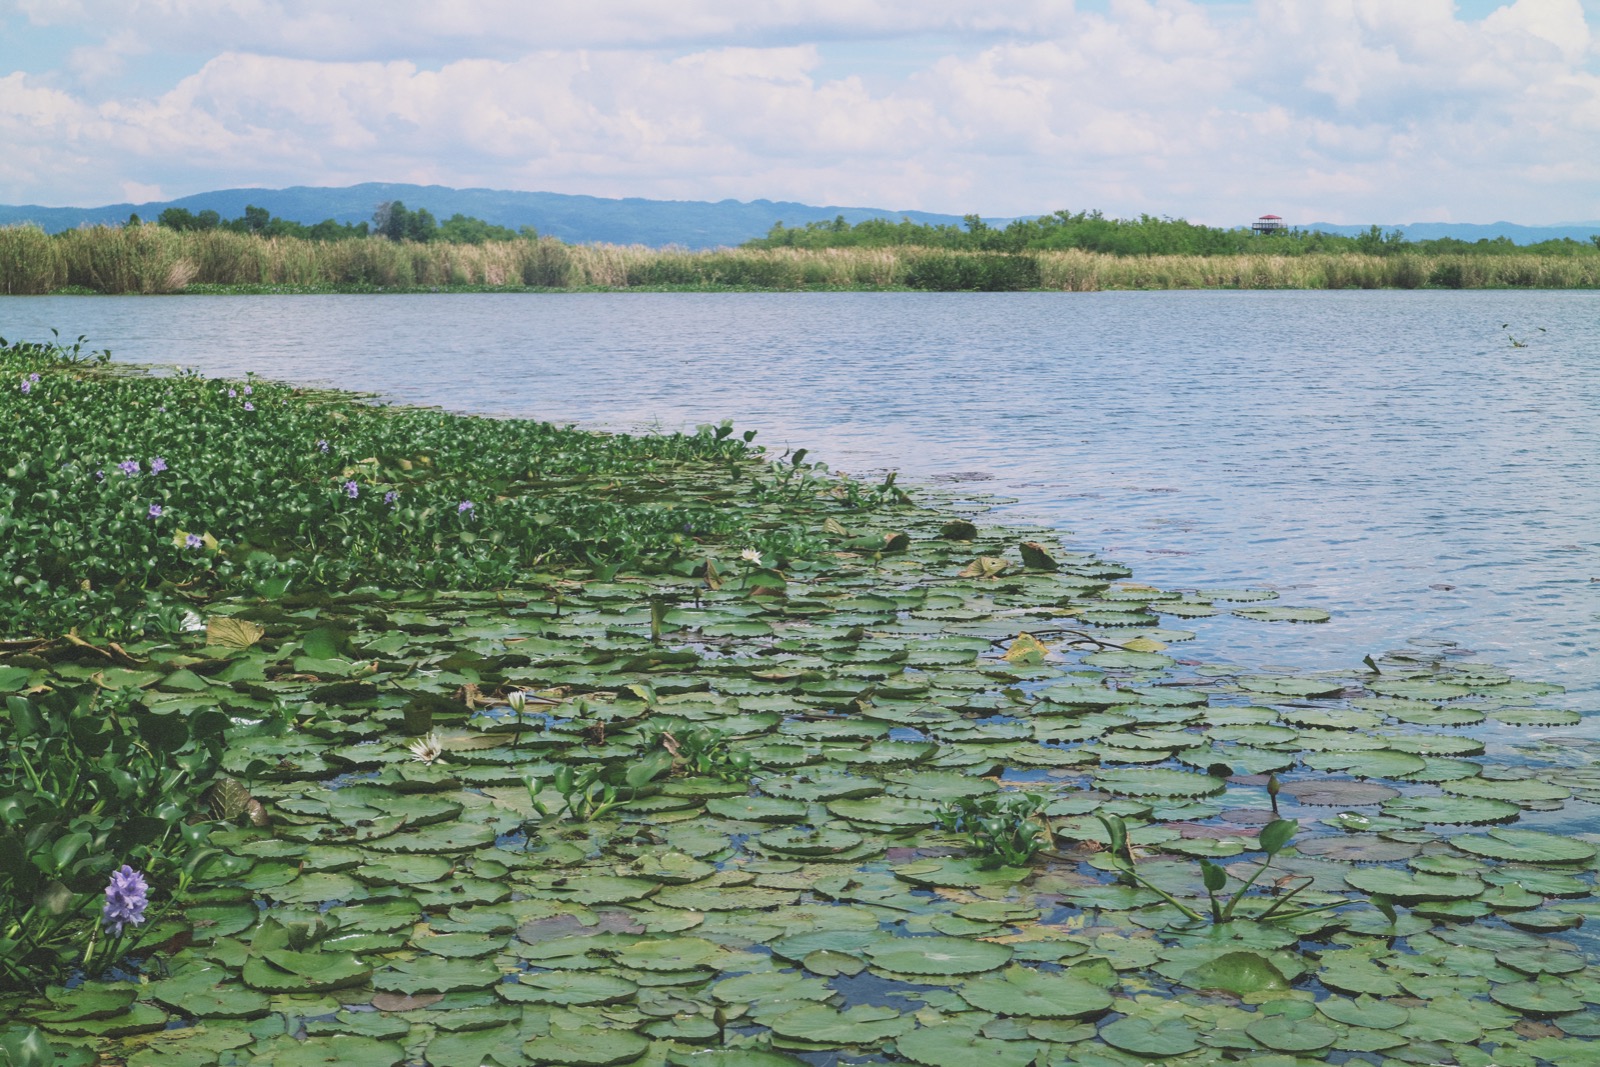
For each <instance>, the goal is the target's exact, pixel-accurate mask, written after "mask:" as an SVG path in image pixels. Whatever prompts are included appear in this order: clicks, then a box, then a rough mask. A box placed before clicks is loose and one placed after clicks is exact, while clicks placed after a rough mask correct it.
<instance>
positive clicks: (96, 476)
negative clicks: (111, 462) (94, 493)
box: [94, 471, 106, 482]
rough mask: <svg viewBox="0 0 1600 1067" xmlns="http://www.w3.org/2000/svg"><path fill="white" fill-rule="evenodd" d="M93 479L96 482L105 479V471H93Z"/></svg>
mask: <svg viewBox="0 0 1600 1067" xmlns="http://www.w3.org/2000/svg"><path fill="white" fill-rule="evenodd" d="M94 480H95V481H97V482H103V481H105V480H106V472H105V471H95V472H94Z"/></svg>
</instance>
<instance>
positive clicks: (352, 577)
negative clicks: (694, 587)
mask: <svg viewBox="0 0 1600 1067" xmlns="http://www.w3.org/2000/svg"><path fill="white" fill-rule="evenodd" d="M79 348H81V342H80V345H79ZM79 348H60V347H55V346H52V345H48V344H45V345H40V344H33V343H27V342H22V343H15V344H9V345H6V346H4V347H3V348H0V368H3V369H4V371H5V372H6V373H10V374H15V375H17V376H18V377H20V378H22V379H23V380H29V379H28V375H30V374H40V375H43V376H44V379H43V380H47V381H48V382H49V383H50V386H51V390H52V396H53V397H54V398H55V401H56V402H53V403H52V404H50V405H39V404H36V403H31V402H29V401H28V398H25V397H24V396H23V394H22V393H20V392H17V393H11V394H4V395H8V396H10V397H11V398H12V399H10V400H6V399H3V396H0V456H5V457H7V459H6V463H7V465H8V469H7V471H6V473H7V475H8V477H7V478H6V480H5V481H4V483H3V486H0V494H4V500H3V501H0V503H3V504H4V505H5V508H6V510H7V512H8V515H9V519H8V524H7V527H6V533H7V536H6V537H5V538H4V539H3V540H0V566H3V567H4V568H5V569H6V570H7V571H8V572H9V573H11V574H13V575H15V576H16V580H15V581H14V582H12V583H9V584H8V585H7V586H6V587H5V588H4V589H0V632H5V633H9V634H17V633H37V632H43V631H48V630H52V629H60V630H63V631H64V630H66V629H70V628H73V627H77V628H79V630H80V632H82V633H85V634H90V633H101V634H105V635H106V636H112V637H128V636H131V635H134V634H137V633H140V632H142V631H147V630H151V629H154V630H158V631H160V630H166V631H169V632H170V630H171V629H173V628H174V625H175V621H176V618H177V615H181V611H180V610H177V604H176V603H175V602H176V601H178V600H181V599H182V598H181V597H175V596H174V595H173V594H172V593H171V590H174V589H178V588H182V589H184V590H185V591H186V595H191V596H192V595H193V594H194V593H196V592H198V591H200V590H212V591H222V590H240V589H273V588H278V587H280V586H281V587H282V588H284V589H288V588H291V587H292V588H294V589H296V590H300V591H310V590H314V589H319V588H321V589H327V588H340V587H349V586H353V585H359V584H361V583H363V582H372V581H379V580H381V581H383V582H385V583H391V584H398V585H412V586H421V585H426V584H428V583H432V582H437V581H449V582H450V583H452V584H459V585H462V586H464V587H467V588H489V587H495V586H505V585H509V584H514V583H515V582H517V581H518V580H519V578H520V576H521V575H524V574H526V573H528V572H529V571H531V570H537V569H538V568H539V567H540V566H541V565H546V564H550V563H560V562H564V561H568V560H574V559H575V560H580V561H584V562H587V563H590V564H591V565H593V566H595V567H599V568H604V567H614V566H616V565H618V564H620V563H621V562H622V561H628V560H644V561H648V562H649V564H650V565H652V566H657V567H661V566H673V565H676V564H678V563H680V562H683V561H686V560H687V559H689V558H690V557H691V556H692V555H693V552H692V549H693V541H692V540H691V539H689V538H685V537H684V536H683V535H682V533H681V529H682V527H683V525H684V523H685V521H686V520H687V521H692V522H693V524H694V526H695V528H696V529H699V530H702V531H704V534H705V535H706V536H717V535H718V534H719V533H721V532H725V531H726V528H727V525H728V523H729V518H728V516H727V515H726V514H725V513H722V512H719V511H718V510H717V509H715V508H712V507H710V506H708V505H707V504H706V503H704V502H703V501H697V500H695V499H694V498H693V497H690V496H686V497H685V498H684V499H683V500H681V501H677V502H671V503H642V504H639V503H628V502H626V501H622V500H615V499H609V498H608V497H607V496H606V494H605V493H603V492H601V493H593V494H588V493H583V492H561V493H550V492H546V491H541V490H543V489H544V487H546V486H548V485H550V484H562V485H568V486H580V485H582V484H583V483H586V482H588V481H590V480H591V479H592V480H593V481H594V484H596V485H604V484H605V481H606V479H607V478H608V477H609V476H610V475H612V474H613V473H615V472H618V471H624V470H627V471H649V470H670V469H671V468H673V467H675V466H677V465H680V464H683V463H686V462H698V461H704V460H713V459H714V460H717V461H729V460H731V461H740V462H742V461H745V460H747V459H748V458H749V456H750V455H751V453H750V451H749V448H748V446H747V444H746V443H745V442H744V441H742V440H740V439H739V438H737V437H728V436H726V435H724V436H717V435H714V434H711V433H705V434H692V435H670V436H663V437H642V438H631V437H620V436H618V437H608V436H600V435H593V434H584V433H579V432H577V431H573V430H564V429H559V428H557V427H554V426H551V425H548V424H542V423H535V422H508V421H497V420H490V419H472V418H463V417H460V416H451V415H445V414H443V413H431V414H423V413H420V412H418V413H408V416H407V417H406V418H405V419H396V418H394V417H392V416H391V415H390V414H388V413H387V412H386V411H385V410H384V409H382V408H380V407H376V406H371V405H366V404H362V403H359V402H351V401H350V400H348V399H336V398H333V397H331V396H329V395H327V394H319V393H314V392H308V391H305V390H299V389H294V388H291V387H287V386H281V385H274V384H268V383H261V382H257V383H254V384H252V385H249V386H246V388H248V389H249V390H250V392H249V393H248V394H245V395H247V396H250V397H251V398H252V400H253V401H255V402H257V403H254V404H253V403H250V402H248V401H247V402H245V403H243V404H241V403H239V397H240V388H239V387H238V385H237V384H229V385H223V386H222V387H220V388H219V386H218V384H217V383H211V382H207V381H205V380H203V379H200V378H198V377H194V376H190V375H177V376H173V377H166V378H154V377H140V376H129V375H115V376H106V375H102V374H100V372H98V371H97V370H95V369H94V368H96V367H98V366H100V365H101V364H100V363H99V361H98V360H92V359H90V358H89V357H84V356H82V355H81V353H80V351H79ZM229 393H232V394H233V398H232V399H230V398H229V396H228V394H229ZM252 407H253V408H255V409H256V410H254V411H253V412H247V411H246V408H252ZM305 441H311V442H313V443H314V444H313V449H312V451H311V452H310V453H309V454H308V453H307V452H306V451H305V446H304V445H303V444H301V443H300V442H305ZM141 452H142V453H143V454H146V455H151V454H153V456H154V458H153V459H151V460H150V462H149V465H148V472H147V470H146V465H145V464H144V463H143V462H141V461H140V460H138V459H134V458H130V456H131V455H132V454H138V453H141ZM505 455H517V456H521V457H524V459H523V465H522V466H521V467H520V468H512V469H509V470H508V469H507V468H506V467H505V466H504V465H503V464H502V463H501V462H500V457H502V456H505ZM346 456H357V457H364V458H363V459H361V460H360V461H359V462H355V463H352V462H349V461H347V460H345V459H343V458H342V457H346ZM491 457H492V458H491ZM108 466H109V467H110V468H114V469H115V470H116V471H118V472H119V477H118V478H115V479H106V478H104V476H103V475H102V474H101V471H103V470H105V469H107V468H108ZM155 476H159V478H158V479H157V480H155V481H150V482H147V484H150V485H159V486H160V489H161V491H160V496H159V497H158V498H157V499H156V500H154V501H152V500H150V498H149V497H148V496H146V497H145V499H144V500H142V501H139V500H137V499H135V498H132V497H131V496H130V494H131V492H132V491H133V486H134V484H135V483H140V482H146V480H147V479H151V478H153V477H155ZM330 481H332V482H333V483H334V484H337V485H339V486H341V487H342V492H341V493H339V494H338V495H337V503H336V502H335V500H334V499H330V498H329V497H328V496H327V495H326V494H325V492H324V491H322V490H321V489H320V488H319V487H320V486H326V485H328V484H329V482H330ZM369 486H370V487H371V488H372V489H373V493H371V494H368V493H366V492H363V488H364V487H369ZM380 501H381V506H380ZM490 501H492V502H493V507H489V506H487V504H488V502H490ZM130 514H137V515H138V516H139V518H140V519H141V520H143V521H144V522H145V527H144V528H143V529H140V528H137V527H135V526H134V525H132V524H131V523H130V522H129V521H128V518H129V515H130ZM172 514H182V515H183V517H184V525H186V526H188V527H189V530H188V531H187V532H200V531H205V533H206V536H207V538H208V543H211V542H213V541H214V542H215V544H216V546H217V547H216V548H215V549H214V550H213V551H212V552H211V553H210V554H209V555H207V556H205V557H204V558H201V557H198V556H196V555H194V554H189V555H185V554H184V553H183V552H182V551H181V550H182V549H185V548H188V547H191V546H189V545H188V543H187V541H186V540H185V539H180V540H179V541H178V542H177V543H176V545H174V544H173V543H172V541H171V535H170V533H168V532H165V531H164V529H163V524H162V523H161V522H160V521H156V520H162V519H165V518H168V517H170V516H171V515H172ZM447 519H448V520H450V521H446V520H447ZM91 531H94V532H96V539H95V542H94V543H93V545H91V543H90V541H89V539H88V535H89V533H90V532H91ZM175 549H177V550H178V551H175Z"/></svg>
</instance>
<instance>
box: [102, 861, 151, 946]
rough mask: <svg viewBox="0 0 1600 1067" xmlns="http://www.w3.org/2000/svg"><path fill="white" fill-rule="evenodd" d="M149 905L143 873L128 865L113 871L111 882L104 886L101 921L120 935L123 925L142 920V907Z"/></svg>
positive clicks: (134, 923)
mask: <svg viewBox="0 0 1600 1067" xmlns="http://www.w3.org/2000/svg"><path fill="white" fill-rule="evenodd" d="M149 906H150V886H149V885H148V884H146V882H145V880H144V875H142V874H140V873H139V872H138V871H136V870H134V869H133V868H132V867H130V866H128V865H127V864H126V863H124V864H123V865H122V869H121V870H118V871H114V872H113V873H112V875H111V884H110V885H107V886H106V905H105V910H104V911H103V913H102V921H103V922H104V923H105V924H106V926H107V927H108V928H109V929H110V930H111V933H112V934H113V935H115V936H118V937H120V936H121V935H122V928H123V927H124V926H138V925H139V924H140V923H142V922H144V909H145V908H148V907H149Z"/></svg>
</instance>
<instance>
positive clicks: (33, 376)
mask: <svg viewBox="0 0 1600 1067" xmlns="http://www.w3.org/2000/svg"><path fill="white" fill-rule="evenodd" d="M38 380H39V375H38V373H37V372H35V373H33V374H30V375H28V381H30V382H36V381H38Z"/></svg>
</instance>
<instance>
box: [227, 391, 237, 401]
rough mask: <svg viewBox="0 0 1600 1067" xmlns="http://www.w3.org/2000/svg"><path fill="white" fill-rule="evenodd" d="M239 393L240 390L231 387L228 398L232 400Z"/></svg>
mask: <svg viewBox="0 0 1600 1067" xmlns="http://www.w3.org/2000/svg"><path fill="white" fill-rule="evenodd" d="M238 395H239V391H238V390H237V389H229V390H228V399H229V400H232V399H233V398H234V397H236V396H238Z"/></svg>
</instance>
